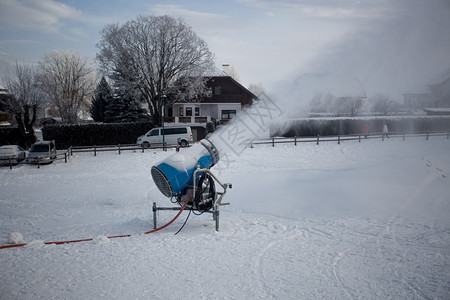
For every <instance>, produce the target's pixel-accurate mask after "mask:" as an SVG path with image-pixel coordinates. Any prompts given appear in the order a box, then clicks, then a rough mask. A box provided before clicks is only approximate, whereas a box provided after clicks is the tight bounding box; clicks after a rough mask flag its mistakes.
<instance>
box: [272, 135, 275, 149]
mask: <svg viewBox="0 0 450 300" xmlns="http://www.w3.org/2000/svg"><path fill="white" fill-rule="evenodd" d="M272 147H275V138H274V137H272Z"/></svg>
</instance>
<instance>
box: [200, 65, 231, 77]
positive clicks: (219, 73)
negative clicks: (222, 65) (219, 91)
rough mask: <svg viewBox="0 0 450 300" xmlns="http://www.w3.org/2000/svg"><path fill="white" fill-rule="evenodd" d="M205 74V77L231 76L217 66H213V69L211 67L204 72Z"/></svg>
mask: <svg viewBox="0 0 450 300" xmlns="http://www.w3.org/2000/svg"><path fill="white" fill-rule="evenodd" d="M203 76H205V77H230V75H228V74H227V73H225V72H224V71H222V70H220V69H219V68H217V67H213V68H212V69H209V70H207V71H205V72H204V73H203Z"/></svg>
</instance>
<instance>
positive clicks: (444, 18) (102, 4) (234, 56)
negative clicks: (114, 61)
mask: <svg viewBox="0 0 450 300" xmlns="http://www.w3.org/2000/svg"><path fill="white" fill-rule="evenodd" d="M140 14H142V15H146V14H153V15H163V14H167V15H170V16H174V17H182V18H184V19H185V20H186V22H187V23H188V24H190V25H191V26H192V28H193V30H194V31H195V32H196V33H197V34H198V35H199V36H200V37H201V38H203V39H204V40H205V41H206V42H207V43H208V46H209V49H210V50H211V51H212V52H213V53H214V54H215V57H216V60H215V62H216V65H217V66H218V67H220V66H221V65H222V64H224V63H227V64H231V65H233V66H234V67H235V70H236V71H237V73H238V74H239V77H240V79H241V83H242V84H243V85H244V86H248V85H249V84H250V83H255V84H259V83H261V84H262V85H263V86H264V87H266V89H269V90H270V88H271V87H272V86H274V84H276V83H278V82H280V81H281V82H287V81H291V80H293V79H295V78H298V77H301V76H302V74H304V73H332V74H348V75H350V76H352V77H355V78H357V79H358V80H360V81H361V82H362V84H363V86H364V89H365V90H366V92H367V95H368V96H370V95H373V94H375V93H385V94H389V95H393V96H398V95H401V93H403V92H406V90H407V89H411V88H414V87H415V86H416V85H419V84H426V83H427V81H429V80H430V78H432V77H433V76H436V75H437V74H438V73H440V72H443V71H445V70H446V69H448V68H450V0H359V1H356V0H354V1H353V0H303V1H301V0H278V1H271V0H234V1H233V0H228V1H220V0H219V1H217V0H214V1H211V0H198V1H195V0H191V1H183V0H176V1H158V0H152V1H149V0H89V1H85V0H60V1H57V0H0V69H2V70H3V69H4V68H5V66H7V65H8V64H14V63H15V61H16V60H17V61H19V62H30V63H36V62H38V61H39V60H42V58H43V56H44V54H46V53H50V52H51V51H53V50H75V51H78V52H79V53H80V54H81V55H83V56H86V57H88V58H90V59H91V60H92V62H94V57H95V54H96V53H97V51H98V49H97V47H96V43H97V42H98V40H99V38H100V34H99V32H100V30H101V29H102V28H103V27H104V26H105V25H107V24H111V23H117V22H118V23H123V22H126V21H128V20H132V19H134V18H135V17H136V16H137V15H140Z"/></svg>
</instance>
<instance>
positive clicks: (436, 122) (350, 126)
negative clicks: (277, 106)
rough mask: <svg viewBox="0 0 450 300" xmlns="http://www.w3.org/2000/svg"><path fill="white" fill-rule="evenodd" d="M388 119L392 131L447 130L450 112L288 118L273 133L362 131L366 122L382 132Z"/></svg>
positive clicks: (325, 134)
mask: <svg viewBox="0 0 450 300" xmlns="http://www.w3.org/2000/svg"><path fill="white" fill-rule="evenodd" d="M385 122H386V124H387V126H388V128H389V131H390V132H397V133H403V132H404V133H419V132H427V131H428V132H430V131H447V130H449V129H450V116H405V117H400V116H399V117H361V118H305V119H296V120H290V121H286V122H285V123H282V124H278V125H275V126H274V127H272V130H271V135H272V136H284V137H294V136H297V137H301V136H317V135H320V136H328V135H349V134H361V133H362V128H363V126H364V125H366V124H367V125H369V128H370V133H381V132H382V129H383V125H384V123H385Z"/></svg>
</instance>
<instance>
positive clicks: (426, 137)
mask: <svg viewBox="0 0 450 300" xmlns="http://www.w3.org/2000/svg"><path fill="white" fill-rule="evenodd" d="M426 140H427V141H428V131H427V137H426Z"/></svg>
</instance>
